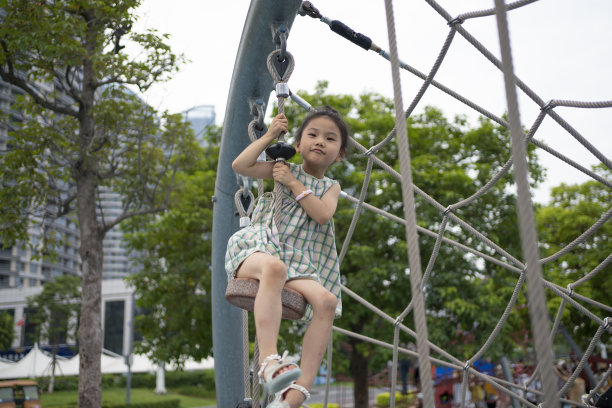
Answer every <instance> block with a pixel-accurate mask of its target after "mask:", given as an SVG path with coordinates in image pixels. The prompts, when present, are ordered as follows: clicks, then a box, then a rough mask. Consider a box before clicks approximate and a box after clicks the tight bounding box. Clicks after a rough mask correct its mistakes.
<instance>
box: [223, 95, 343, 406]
mask: <svg viewBox="0 0 612 408" xmlns="http://www.w3.org/2000/svg"><path fill="white" fill-rule="evenodd" d="M288 125H289V124H288V121H287V118H286V117H285V115H284V114H279V115H277V116H276V117H275V118H274V119H273V120H272V124H271V125H270V127H269V129H268V131H267V133H266V134H265V135H263V136H262V137H261V138H259V139H258V140H256V141H254V142H252V143H251V144H250V145H249V146H248V147H247V148H246V149H244V151H243V152H242V153H240V155H239V156H238V157H237V158H236V160H234V162H233V163H232V168H233V169H234V171H235V172H237V173H239V174H242V175H245V176H249V177H252V178H260V179H265V178H267V179H269V178H273V179H274V180H275V181H276V182H278V183H279V184H280V185H281V186H282V194H281V196H282V197H281V200H282V211H281V219H280V222H279V225H276V223H275V222H274V219H273V208H274V196H273V195H272V194H271V193H266V194H264V195H263V196H262V197H261V198H260V199H259V201H258V203H257V207H256V209H255V212H254V213H253V220H252V221H251V224H250V225H249V226H248V227H246V228H244V229H241V230H239V231H238V232H236V233H235V234H234V235H233V236H232V237H230V239H229V242H228V246H227V253H226V257H225V269H226V270H227V273H228V278H229V279H232V278H235V277H238V278H251V279H257V280H258V281H259V291H258V293H257V296H256V297H255V304H254V315H255V328H256V332H257V341H258V343H259V348H260V356H261V359H260V361H259V364H260V370H259V373H258V374H259V377H260V381H261V383H262V385H263V389H264V394H275V399H274V402H273V403H272V405H270V407H278V408H297V407H299V406H300V405H301V403H302V402H303V401H304V400H306V399H308V397H309V396H310V394H309V391H308V390H310V388H311V387H312V384H313V382H314V380H315V377H316V374H317V371H318V370H319V366H320V365H321V361H322V360H323V355H324V353H325V349H326V347H327V342H328V340H329V336H330V335H331V329H332V324H333V321H334V317H337V316H338V317H339V316H340V314H341V311H342V307H341V302H340V270H339V265H338V255H337V252H336V244H335V241H334V225H333V220H332V217H333V215H334V213H335V211H336V206H337V204H338V197H339V195H340V185H339V184H338V182H336V181H335V180H332V179H330V178H328V177H325V171H326V170H327V168H328V167H329V166H330V165H331V164H333V163H334V162H338V161H340V160H342V158H343V157H344V155H345V153H346V148H347V144H348V129H347V126H346V124H345V123H344V121H343V120H342V118H341V117H340V114H339V113H338V112H337V111H336V110H334V109H333V108H331V107H329V106H326V107H324V108H322V109H320V110H315V111H312V112H310V113H309V114H308V116H307V117H306V119H305V120H304V123H303V124H302V126H301V127H300V128H299V130H298V133H297V135H296V150H297V152H298V153H300V154H301V156H302V161H303V163H302V164H301V165H295V164H291V163H290V164H287V163H275V162H269V161H268V162H258V161H257V158H258V157H259V155H260V154H261V153H262V152H263V151H264V150H265V148H266V147H267V146H268V145H269V144H270V143H271V142H272V141H273V140H274V139H276V138H278V137H279V136H280V135H281V134H283V133H285V132H287V130H288ZM283 286H287V287H288V288H291V289H293V290H296V291H298V292H300V293H301V294H302V296H304V299H305V300H306V301H307V302H308V309H307V311H306V315H305V319H306V320H310V325H309V326H308V329H307V330H306V333H305V334H304V339H303V343H302V357H301V366H300V367H298V366H297V364H295V363H292V362H288V361H287V358H286V352H285V354H284V355H283V356H282V357H281V356H279V355H278V354H277V349H276V344H277V338H278V333H279V329H280V322H281V313H282V304H281V292H282V289H283Z"/></svg>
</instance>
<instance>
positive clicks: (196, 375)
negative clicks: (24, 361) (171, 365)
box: [37, 370, 215, 395]
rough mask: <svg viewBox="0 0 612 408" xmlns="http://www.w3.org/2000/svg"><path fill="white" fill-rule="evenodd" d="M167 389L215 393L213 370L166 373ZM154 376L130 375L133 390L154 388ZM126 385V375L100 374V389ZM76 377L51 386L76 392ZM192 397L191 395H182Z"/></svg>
mask: <svg viewBox="0 0 612 408" xmlns="http://www.w3.org/2000/svg"><path fill="white" fill-rule="evenodd" d="M165 379H166V387H167V388H179V389H180V388H185V387H188V388H189V387H199V388H201V389H202V390H205V391H212V392H214V391H215V372H214V370H200V371H169V372H166V376H165ZM37 380H38V385H39V387H40V388H41V389H42V390H44V391H46V390H47V388H48V387H49V380H50V377H40V378H38V379H37ZM155 381H156V375H155V374H149V373H132V387H133V388H149V389H151V388H155V386H156V383H155ZM126 385H127V376H126V374H102V389H105V388H125V387H126ZM78 389H79V377H78V376H56V377H55V383H54V384H53V390H54V391H78ZM184 395H192V394H184Z"/></svg>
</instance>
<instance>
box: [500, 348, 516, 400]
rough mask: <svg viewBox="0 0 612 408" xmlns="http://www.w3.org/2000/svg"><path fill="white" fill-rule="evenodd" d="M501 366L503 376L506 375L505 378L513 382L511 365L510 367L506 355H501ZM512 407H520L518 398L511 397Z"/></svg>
mask: <svg viewBox="0 0 612 408" xmlns="http://www.w3.org/2000/svg"><path fill="white" fill-rule="evenodd" d="M501 366H502V371H503V373H504V377H506V380H508V381H510V382H514V378H513V376H512V367H510V362H509V361H508V357H506V356H502V358H501ZM515 391H516V390H515ZM512 408H520V404H519V402H518V400H516V399H514V398H512Z"/></svg>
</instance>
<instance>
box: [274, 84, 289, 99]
mask: <svg viewBox="0 0 612 408" xmlns="http://www.w3.org/2000/svg"><path fill="white" fill-rule="evenodd" d="M290 93H291V92H290V91H289V84H287V83H286V82H277V83H276V97H277V98H288V97H289V95H290Z"/></svg>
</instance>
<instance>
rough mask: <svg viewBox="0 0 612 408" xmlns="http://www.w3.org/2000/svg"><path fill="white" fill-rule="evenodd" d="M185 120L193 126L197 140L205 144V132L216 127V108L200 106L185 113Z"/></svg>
mask: <svg viewBox="0 0 612 408" xmlns="http://www.w3.org/2000/svg"><path fill="white" fill-rule="evenodd" d="M183 116H184V117H185V120H186V121H187V122H189V123H190V124H191V127H192V129H193V132H194V133H195V136H196V139H197V140H198V141H199V142H200V143H204V139H203V138H204V132H205V131H206V129H207V128H209V127H210V126H214V125H215V119H216V115H215V107H214V106H212V105H198V106H194V107H193V108H189V109H187V110H186V111H185V112H183Z"/></svg>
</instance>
